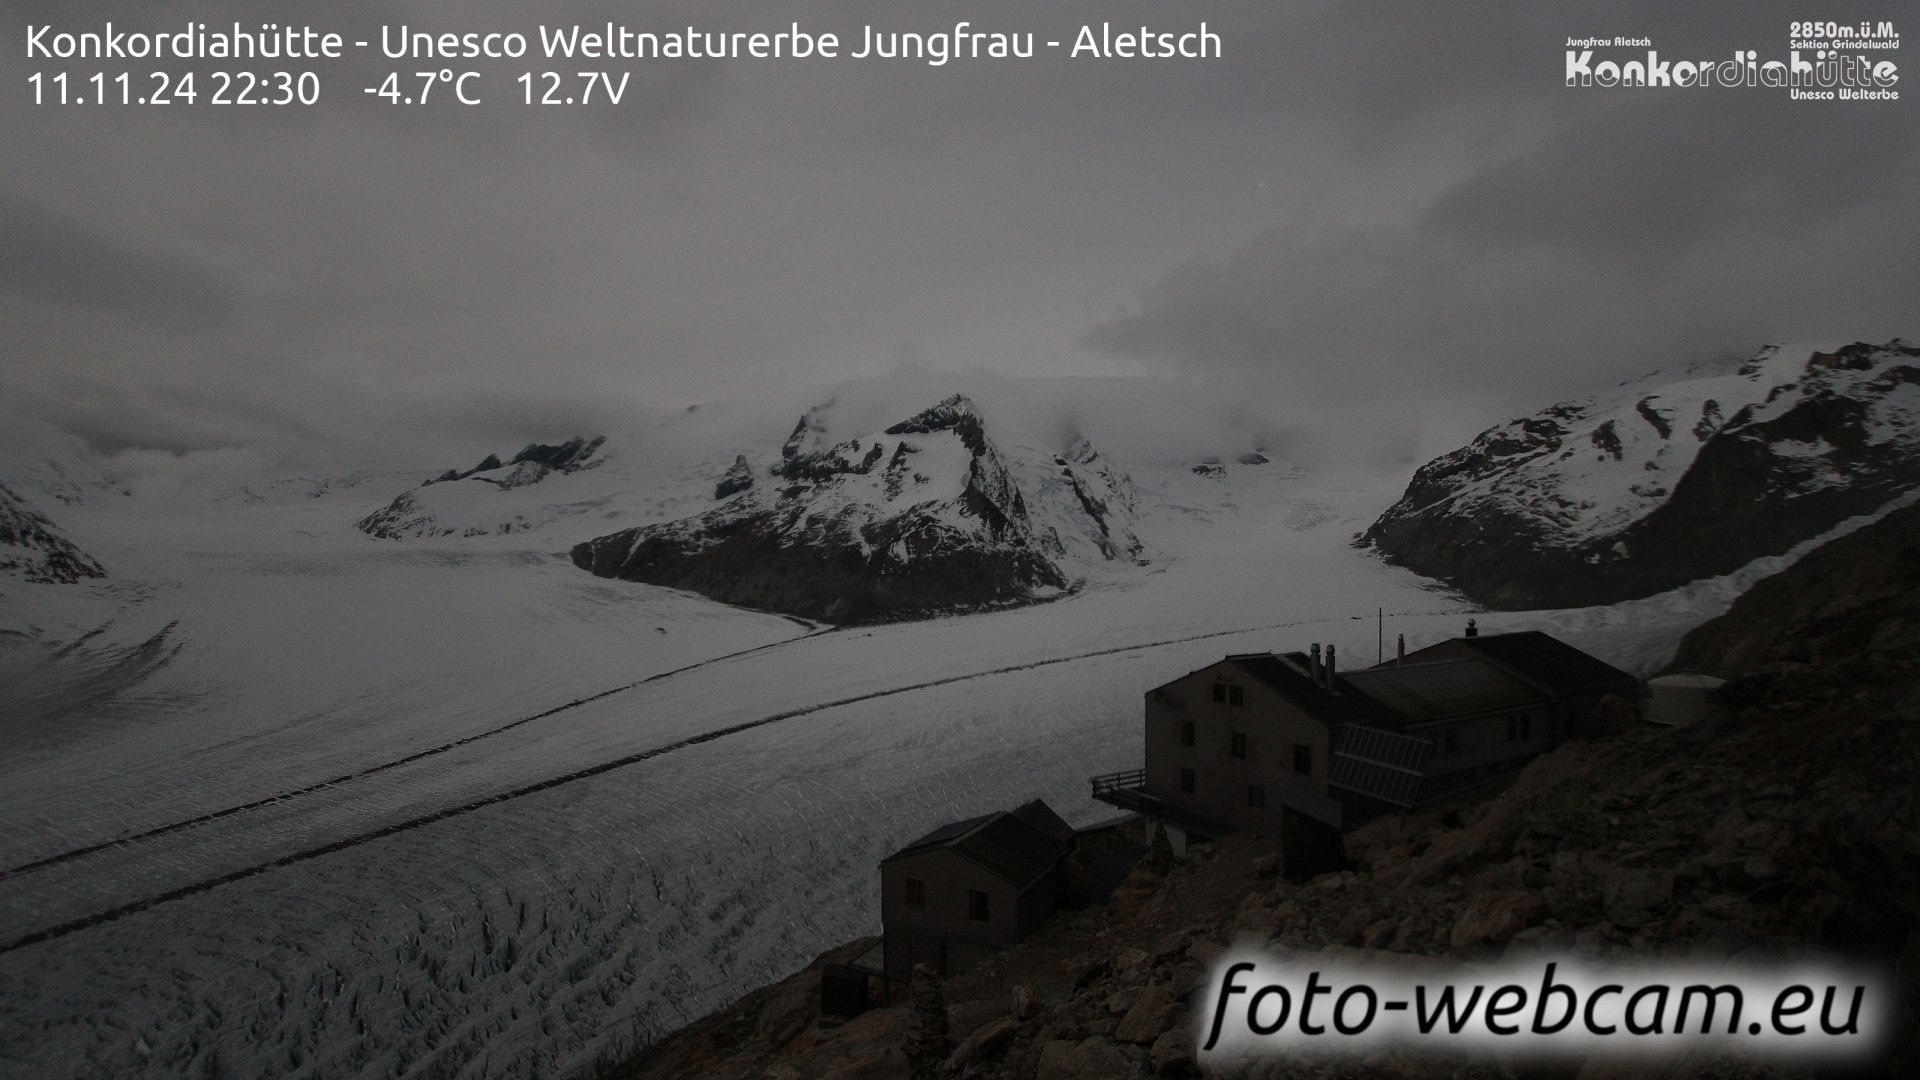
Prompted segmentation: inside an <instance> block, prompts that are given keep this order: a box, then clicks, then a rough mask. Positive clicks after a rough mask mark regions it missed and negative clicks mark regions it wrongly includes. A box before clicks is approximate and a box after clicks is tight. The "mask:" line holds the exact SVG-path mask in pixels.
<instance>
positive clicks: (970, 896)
mask: <svg viewBox="0 0 1920 1080" xmlns="http://www.w3.org/2000/svg"><path fill="white" fill-rule="evenodd" d="M967 918H969V919H973V920H976V921H978V922H986V921H987V894H986V893H983V892H981V891H980V890H979V889H968V890H967Z"/></svg>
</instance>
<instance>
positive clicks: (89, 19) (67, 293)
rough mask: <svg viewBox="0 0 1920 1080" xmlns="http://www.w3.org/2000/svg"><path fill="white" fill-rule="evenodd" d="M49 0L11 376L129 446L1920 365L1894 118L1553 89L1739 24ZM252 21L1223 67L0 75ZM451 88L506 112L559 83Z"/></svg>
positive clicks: (1672, 18) (20, 191)
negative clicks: (954, 375)
mask: <svg viewBox="0 0 1920 1080" xmlns="http://www.w3.org/2000/svg"><path fill="white" fill-rule="evenodd" d="M49 7H50V6H49V5H46V4H43V3H24V2H11V0H9V2H5V3H0V19H4V22H0V43H4V44H5V50H6V51H5V52H4V53H3V54H0V55H5V56H7V57H8V61H7V63H6V65H5V68H6V70H7V72H8V76H7V78H8V82H9V84H10V85H11V86H12V87H13V89H11V90H9V91H7V93H6V95H5V96H4V98H0V141H3V143H4V145H5V146H6V147H7V151H6V162H7V166H6V169H5V171H4V173H0V320H4V323H5V325H6V326H7V327H8V328H9V331H10V332H9V333H8V335H7V337H6V339H5V344H4V356H0V363H3V364H4V371H5V380H6V383H7V385H8V388H9V393H8V394H7V397H8V398H10V399H12V401H13V403H14V404H15V405H16V407H18V408H19V409H21V410H23V411H25V412H27V413H29V414H32V415H34V416H37V417H40V418H44V419H47V420H49V421H52V422H54V423H56V424H59V425H61V426H63V427H65V428H67V429H68V430H71V431H74V432H76V433H78V434H81V435H83V436H85V437H86V438H88V439H89V440H91V441H92V442H93V443H94V444H95V445H96V446H97V447H99V448H101V449H103V450H106V451H109V452H111V451H115V450H119V449H123V448H128V447H134V448H140V447H147V448H156V449H161V450H169V451H176V452H178V451H185V450H191V449H195V448H211V447H255V448H258V449H259V450H261V451H262V452H263V453H264V454H265V455H266V456H268V457H272V458H286V459H289V460H291V459H294V458H301V457H305V458H313V457H316V456H322V457H324V456H326V455H327V454H332V453H336V452H337V453H338V454H340V455H341V456H342V458H343V459H344V458H351V457H354V456H355V455H362V456H364V455H365V454H366V453H367V452H369V451H370V450H371V449H374V448H378V447H382V446H386V447H389V448H392V449H398V450H401V451H404V452H407V453H410V454H418V453H424V452H429V451H431V452H434V453H439V452H442V448H444V452H445V453H446V454H449V455H454V456H456V457H458V456H460V455H465V454H466V453H468V452H469V451H470V449H471V448H473V447H475V446H481V445H487V446H498V445H505V444H508V443H511V442H513V441H515V440H517V439H523V438H528V437H536V436H540V437H546V436H553V435H557V434H562V433H564V432H565V431H566V430H569V429H575V428H580V429H584V428H589V427H594V426H597V425H599V424H602V423H604V422H605V421H606V419H607V418H608V417H609V416H612V415H615V414H617V413H618V412H619V411H620V410H623V409H626V408H629V407H631V406H632V405H638V404H655V405H673V404H678V403H685V402H690V401H696V400H702V399H708V398H714V397H727V396H733V395H739V394H751V393H758V392H761V391H763V390H764V389H765V388H766V387H768V386H769V385H780V384H791V383H810V382H816V381H822V380H827V379H836V378H844V377H855V376H861V375H868V374H875V373H881V372H885V371H888V370H891V369H893V368H895V367H898V366H902V365H907V366H918V367H930V368H944V367H959V368H965V367H988V368H993V369H997V370H1001V371H1006V372H1015V373H1020V372H1031V373H1036V374H1061V373H1076V372H1103V373H1104V372H1135V371H1171V372H1177V373H1180V374H1182V375H1185V376H1191V377H1193V378H1198V379H1218V380H1222V381H1223V382H1224V383H1226V384H1228V385H1231V386H1234V387H1237V388H1247V389H1251V390H1252V391H1254V392H1256V393H1267V394H1271V395H1273V396H1274V397H1275V399H1276V400H1285V401H1292V402H1294V403H1295V404H1296V405H1299V406H1304V407H1306V409H1307V411H1311V412H1313V413H1316V414H1319V415H1327V416H1338V417H1343V418H1346V417H1359V416H1369V415H1370V416H1374V417H1376V418H1377V419H1379V420H1382V421H1385V420H1386V419H1388V418H1391V417H1393V416H1395V415H1396V414H1399V413H1404V412H1406V411H1408V410H1411V409H1413V408H1415V407H1419V408H1423V409H1438V410H1442V411H1444V412H1446V414H1447V415H1449V416H1458V417H1460V418H1461V420H1460V422H1461V423H1467V422H1469V421H1470V422H1471V423H1473V424H1478V423H1483V422H1486V421H1489V420H1492V419H1495V418H1497V415H1496V414H1501V413H1502V411H1503V410H1507V409H1510V408H1513V407H1518V406H1529V407H1530V406H1532V405H1535V404H1539V403H1541V401H1542V400H1543V399H1551V398H1554V397H1558V396H1564V395H1568V394H1572V393H1576V392H1579V391H1582V390H1585V389H1589V388H1591V387H1592V386H1594V385H1596V384H1599V383H1603V382H1605V381H1609V380H1611V379H1615V378H1621V377H1625V376H1628V375H1631V374H1635V373H1637V372H1640V371H1643V370H1646V369H1649V368H1652V367H1656V366H1659V365H1661V364H1663V363H1666V362H1669V361H1671V360H1674V359H1681V358H1686V357H1690V356H1694V355H1699V354H1711V353H1716V352H1723V351H1729V350H1744V349H1749V348H1751V347H1753V346H1754V345H1756V344H1758V343H1760V342H1763V341H1766V340H1771V339H1776V338H1780V337H1809V336H1811V337H1823V336H1844V337H1884V336H1890V335H1892V334H1896V333H1908V334H1912V333H1915V332H1916V331H1920V326H1916V325H1915V323H1916V320H1915V318H1914V316H1915V312H1916V305H1915V302H1914V301H1915V299H1916V298H1920V256H1916V254H1915V253H1916V252H1920V205H1916V201H1915V200H1914V199H1913V198H1912V189H1913V177H1915V176H1916V175H1920V169H1917V168H1916V167H1917V166H1920V137H1917V135H1916V133H1917V132H1920V124H1916V122H1915V120H1916V116H1915V113H1914V108H1915V107H1916V106H1915V105H1914V103H1912V102H1909V101H1905V100H1902V101H1899V102H1893V103H1804V102H1793V101H1789V100H1787V99H1786V97H1785V96H1784V93H1782V92H1779V91H1763V90H1738V89H1736V90H1728V89H1715V90H1694V91H1658V92H1652V91H1639V92H1625V91H1614V92H1599V91H1584V92H1583V91H1574V90H1569V89H1566V88H1565V87H1563V86H1561V85H1560V66H1561V63H1562V55H1563V45H1564V41H1565V38H1566V37H1568V36H1569V35H1574V36H1584V35H1586V34H1589V33H1594V34H1598V33H1622V34H1648V35H1651V36H1652V37H1653V38H1654V39H1655V45H1656V46H1657V47H1659V48H1660V49H1661V51H1662V53H1663V55H1681V56H1701V57H1711V58H1715V59H1719V58H1724V57H1725V56H1726V55H1729V54H1730V53H1731V51H1732V50H1733V49H1735V48H1755V49H1759V50H1761V52H1762V53H1763V55H1770V56H1779V55H1783V54H1784V53H1785V51H1786V45H1787V39H1786V20H1787V13H1785V12H1784V10H1781V11H1776V10H1775V9H1760V8H1758V7H1757V6H1756V5H1750V4H1723V5H1689V6H1687V7H1686V10H1685V11H1684V12H1679V11H1675V10H1673V9H1674V8H1675V7H1676V6H1675V5H1671V4H1666V3H1644V4H1621V5H1583V6H1578V7H1576V6H1571V5H1568V6H1559V5H1555V6H1553V7H1552V8H1551V10H1548V9H1547V8H1548V6H1547V5H1539V4H1527V3H1516V4H1509V5H1482V6H1479V7H1477V8H1476V9H1474V10H1473V11H1472V12H1471V13H1468V12H1467V10H1466V9H1465V8H1464V7H1462V6H1458V5H1434V4H1417V3H1411V2H1409V3H1400V4H1363V5H1352V4H1332V3H1300V4H1280V3H1271V2H1256V3H1224V2H1223V3H1210V2H1206V0H1187V2H1182V3H1152V4H1147V3H1128V2H1109V3H1092V2H1080V0H1057V2H1049V3H1046V4H1033V3H1006V4H966V5H959V4H947V3H929V4H913V3H879V2H858V0H845V2H841V3H810V4H767V3H760V4H753V5H746V4H735V5H721V4H711V3H699V4H694V3H688V4H683V5H679V6H678V7H677V8H675V7H670V6H667V5H652V4H649V5H635V4H619V3H612V2H610V0H602V2H599V3H566V2H549V3H543V4H540V5H527V4H524V3H508V2H504V0H482V2H460V3H454V2H450V0H449V2H437V3H428V2H398V3H367V2H361V3H347V4H338V5H330V6H328V8H327V10H329V11H336V12H339V13H340V14H338V15H337V16H335V15H327V14H322V13H321V12H320V10H319V9H320V8H321V5H314V4H298V5H295V4H288V5H284V8H285V10H282V11H278V12H267V11H265V9H263V7H262V5H259V4H254V3H245V4H242V3H238V2H234V0H224V2H216V3H186V2H174V3H168V4H164V5H156V4H152V3H148V2H136V0H122V2H103V3H91V4H77V3H74V4H63V5H59V6H58V7H57V8H53V9H52V10H54V11H56V12H57V13H58V14H57V15H49V14H47V11H48V10H49ZM1829 7H1830V8H1831V10H1829V9H1822V11H1821V12H1820V13H1819V15H1820V17H1822V18H1836V19H1849V18H1862V17H1874V18H1892V19H1894V20H1895V21H1896V23H1898V24H1902V28H1903V29H1907V30H1912V29H1914V27H1913V26H1905V25H1904V24H1905V21H1906V20H1904V19H1903V16H1904V15H1905V14H1906V13H1907V12H1908V11H1910V8H1908V7H1906V6H1905V5H1895V4H1879V5H1849V4H1840V5H1830V6H1829ZM1716 9H1717V10H1716ZM1803 14H1804V13H1803ZM236 17H239V18H242V19H246V20H250V21H258V20H260V19H263V18H276V17H277V18H279V19H282V20H286V21H302V20H308V21H311V22H313V23H315V24H317V25H321V26H324V27H328V28H338V29H340V30H341V31H342V32H345V33H348V34H350V35H351V34H353V33H355V32H358V33H361V34H371V33H372V32H373V27H374V26H375V25H377V21H378V20H381V19H384V21H386V22H389V23H400V22H406V23H409V24H412V25H414V26H417V27H420V28H425V29H435V30H456V31H464V30H487V29H518V30H521V31H523V32H525V33H527V34H529V35H530V36H531V35H532V33H533V29H534V27H535V25H537V24H539V23H541V22H546V23H550V24H551V23H564V22H574V21H581V22H591V21H597V20H604V19H606V18H609V17H612V18H616V19H617V20H619V21H621V22H623V23H626V24H628V25H631V26H634V27H636V28H657V29H667V28H670V27H673V26H675V25H683V24H685V23H687V22H689V21H692V22H696V23H698V24H700V25H702V26H705V27H713V28H717V29H765V30H775V29H779V28H782V27H784V26H785V25H786V23H787V22H788V21H790V20H796V19H797V20H799V21H800V22H801V23H803V24H804V25H806V26H808V27H809V28H812V29H815V30H827V29H831V30H835V31H836V32H839V33H841V34H842V36H843V37H854V36H857V33H858V28H859V27H860V25H861V24H862V23H865V22H873V23H875V24H877V25H881V26H884V27H887V28H893V29H910V30H937V29H942V28H944V27H947V26H949V25H951V23H952V22H953V21H954V20H955V19H956V18H957V17H966V18H969V19H971V20H972V21H974V22H975V23H976V24H978V25H979V26H981V27H983V28H1005V29H1009V30H1033V31H1036V32H1038V33H1039V34H1040V35H1041V37H1042V39H1043V40H1044V39H1046V38H1048V37H1070V36H1071V33H1072V31H1073V30H1074V29H1075V28H1077V26H1078V25H1079V24H1080V23H1081V22H1084V21H1093V22H1098V21H1100V20H1101V19H1111V20H1113V21H1115V22H1116V23H1120V24H1136V23H1139V22H1141V21H1143V19H1144V20H1145V21H1148V22H1151V23H1154V24H1157V25H1165V26H1167V27H1168V28H1175V29H1186V28H1189V27H1190V26H1191V24H1194V23H1197V22H1198V21H1199V20H1201V19H1205V20H1206V21H1208V22H1209V23H1210V24H1211V25H1212V26H1213V27H1214V28H1215V29H1216V30H1217V32H1219V33H1220V34H1221V35H1222V37H1223V39H1224V42H1225V50H1226V56H1225V58H1224V59H1223V60H1220V61H1215V62H1180V61H1162V62H1157V63H1148V62H1126V63H1123V62H1106V63H1097V62H1091V61H1067V60H1065V59H1060V58H1051V59H1049V58H1038V59H1035V60H1032V61H1020V62H1000V63H993V62H980V63H967V62H956V63H955V64H952V65H950V66H948V67H945V68H930V67H927V66H925V65H924V64H921V63H917V62H911V61H897V62H856V61H846V60H840V61H828V62H818V61H816V62H785V63H782V62H773V61H748V62H732V63H713V62H687V61H681V62H678V63H669V62H651V63H649V62H644V61H642V62H633V63H626V64H622V63H616V62H606V63H589V64H584V65H581V64H575V65H565V64H562V65H557V66H560V67H562V68H563V69H565V68H567V67H569V66H576V67H609V68H627V69H630V70H633V71H634V72H635V74H634V83H633V88H632V90H631V91H629V96H628V99H627V102H626V103H625V104H623V105H621V106H619V107H602V108H597V109H593V110H579V109H527V108H524V107H521V106H518V105H507V104H504V103H497V104H490V105H487V106H483V107H480V108H478V109H472V110H462V109H459V108H455V107H451V106H448V107H439V108H435V107H428V108H424V109H422V108H413V109H408V108H404V107H394V106H387V105H384V104H381V103H378V102H376V101H374V100H373V99H370V98H367V97H366V96H365V95H362V94H360V93H359V92H358V88H359V87H360V86H363V85H373V83H374V82H377V76H378V74H379V73H380V72H383V71H385V70H388V69H390V68H399V69H401V70H406V71H411V70H413V69H415V68H418V67H420V66H422V65H420V64H418V63H414V62H398V63H393V64H390V63H388V62H387V61H385V60H383V59H380V58H379V57H378V56H377V55H376V56H362V57H358V58H356V59H354V60H352V61H345V62H339V63H335V64H332V65H328V66H326V67H324V68H322V69H321V70H322V71H323V72H324V77H325V79H326V86H325V98H324V100H323V102H322V104H321V105H320V106H318V107H315V108H311V109H293V110H286V111H280V110H274V109H260V110H257V111H254V112H248V111H246V110H241V109H234V108H228V109H220V108H214V107H211V106H207V105H199V106H195V107H174V108H170V109H165V110H156V109H151V108H150V109H139V108H125V109H122V108H108V109H99V108H94V109H90V110H80V111H75V110H71V109H69V110H61V109H57V108H49V107H42V108H38V109H36V108H34V107H32V106H31V105H29V104H27V100H28V99H27V98H26V97H25V96H24V92H23V91H22V90H21V89H20V87H21V84H22V81H23V79H24V75H25V74H26V72H27V71H28V62H27V61H25V60H24V59H23V58H22V56H21V54H22V53H23V52H24V50H23V49H22V48H20V47H19V45H18V38H17V35H18V33H19V31H20V30H21V29H22V28H23V27H24V26H25V24H27V23H28V22H42V21H53V22H55V23H56V24H57V25H58V26H59V27H60V28H62V29H71V30H84V29H93V28H95V27H96V26H97V23H98V22H99V21H100V20H102V19H105V18H114V19H116V20H117V21H119V22H122V23H124V24H127V25H130V26H138V27H143V28H152V29H171V28H173V26H174V25H175V24H181V23H184V22H185V21H186V20H187V19H189V18H194V19H205V20H208V21H222V20H229V21H230V20H232V19H233V18H236ZM1915 26H1920V24H1915ZM1888 55H1890V56H1892V57H1894V58H1896V59H1897V58H1898V57H1899V54H1897V53H1895V54H1888ZM37 66H38V67H46V66H47V65H46V64H44V63H43V64H40V65H37ZM451 66H454V67H457V68H466V67H475V68H479V69H481V70H485V71H488V72H490V73H494V76H495V77H494V78H493V79H492V86H491V88H490V91H489V92H490V95H491V96H493V97H494V98H496V99H497V100H500V101H502V102H503V101H504V99H506V98H507V97H509V96H511V95H514V94H517V92H518V90H517V87H515V86H513V85H512V83H511V82H510V79H511V75H510V74H509V73H511V72H517V71H519V70H524V69H526V68H529V67H532V68H536V69H537V68H541V67H545V66H547V65H546V64H545V63H544V62H542V61H537V60H532V59H530V60H528V61H527V62H524V63H520V62H510V63H507V64H494V63H490V62H468V61H460V62H455V63H453V64H452V65H451ZM1910 92H1911V93H1920V88H1915V87H1904V86H1903V97H1905V96H1909V93H1910Z"/></svg>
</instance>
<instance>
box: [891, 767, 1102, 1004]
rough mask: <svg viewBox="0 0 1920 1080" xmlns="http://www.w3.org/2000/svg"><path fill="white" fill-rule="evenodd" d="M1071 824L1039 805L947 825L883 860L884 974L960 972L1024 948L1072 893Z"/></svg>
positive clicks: (903, 977) (893, 977) (904, 978)
mask: <svg viewBox="0 0 1920 1080" xmlns="http://www.w3.org/2000/svg"><path fill="white" fill-rule="evenodd" d="M1073 837H1074V831H1073V827H1072V826H1070V825H1068V824H1067V823H1066V822H1065V821H1063V820H1061V818H1060V815H1058V814H1056V813H1054V812H1053V809H1052V808H1051V807H1049V806H1048V805H1047V804H1046V803H1045V802H1042V801H1040V800H1039V799H1035V800H1034V801H1032V802H1030V803H1027V804H1026V805H1024V806H1021V807H1019V808H1018V809H1015V810H1002V811H999V812H997V813H992V814H986V815H983V816H981V817H976V818H968V819H967V820H965V821H956V822H954V823H953V824H951V825H945V826H942V827H940V828H938V829H935V830H933V831H932V832H930V833H928V834H926V835H925V836H922V837H921V838H919V839H918V840H915V841H914V842H913V843H911V844H908V845H907V846H906V847H903V848H901V849H900V850H899V851H896V852H894V853H893V854H891V855H889V856H887V857H886V858H885V859H883V860H881V862H880V918H881V924H882V926H883V928H884V929H883V932H884V934H885V943H884V947H885V953H886V961H885V967H886V974H887V978H888V979H890V980H893V981H895V982H905V981H907V979H908V977H909V975H910V974H911V973H912V971H913V969H914V967H915V966H916V965H919V964H929V965H931V966H932V967H933V969H934V970H935V971H938V972H940V973H941V974H943V975H951V974H957V973H958V972H960V971H963V970H965V969H966V968H967V967H970V966H971V965H972V964H974V963H975V962H977V961H978V960H979V959H980V958H981V957H983V956H985V955H988V954H990V953H992V952H994V951H995V950H998V949H1004V948H1007V947H1008V946H1011V945H1015V944H1018V943H1019V942H1020V941H1021V939H1023V938H1025V937H1026V936H1027V934H1028V933H1030V932H1031V931H1032V930H1033V928H1034V927H1036V926H1038V925H1039V924H1040V923H1041V922H1043V921H1044V920H1045V919H1046V918H1047V916H1049V915H1051V914H1053V912H1054V910H1055V909H1056V908H1058V907H1059V906H1060V901H1061V898H1062V894H1063V893H1064V892H1066V891H1067V887H1068V874H1067V869H1066V862H1067V858H1068V856H1069V855H1070V854H1071V853H1072V851H1073Z"/></svg>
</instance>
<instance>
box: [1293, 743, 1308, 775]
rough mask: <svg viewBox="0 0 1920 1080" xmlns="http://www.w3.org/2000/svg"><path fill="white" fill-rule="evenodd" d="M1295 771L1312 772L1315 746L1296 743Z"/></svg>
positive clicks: (1294, 755)
mask: <svg viewBox="0 0 1920 1080" xmlns="http://www.w3.org/2000/svg"><path fill="white" fill-rule="evenodd" d="M1293 771H1294V772H1297V773H1311V772H1312V771H1313V747H1311V746H1304V745H1300V744H1295V746H1294V748H1293Z"/></svg>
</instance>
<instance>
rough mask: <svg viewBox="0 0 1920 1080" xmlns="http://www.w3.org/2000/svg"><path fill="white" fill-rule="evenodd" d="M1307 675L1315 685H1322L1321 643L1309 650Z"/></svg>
mask: <svg viewBox="0 0 1920 1080" xmlns="http://www.w3.org/2000/svg"><path fill="white" fill-rule="evenodd" d="M1307 675H1308V677H1309V678H1311V679H1313V685H1315V686H1319V685H1320V643H1319V642H1317V641H1316V642H1314V643H1313V648H1311V649H1309V650H1307Z"/></svg>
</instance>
